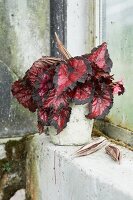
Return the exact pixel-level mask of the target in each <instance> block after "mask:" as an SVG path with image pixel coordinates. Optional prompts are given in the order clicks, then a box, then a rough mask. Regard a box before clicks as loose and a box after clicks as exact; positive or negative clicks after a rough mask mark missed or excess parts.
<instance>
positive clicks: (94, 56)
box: [83, 42, 112, 72]
mask: <svg viewBox="0 0 133 200" xmlns="http://www.w3.org/2000/svg"><path fill="white" fill-rule="evenodd" d="M83 57H85V58H87V59H88V60H89V61H90V62H91V63H94V65H93V66H95V65H96V67H98V68H99V69H102V70H104V71H105V72H110V71H111V68H112V60H111V59H110V57H109V53H108V49H107V44H106V42H104V43H102V44H101V45H100V46H98V47H97V48H94V49H92V51H91V53H90V54H86V55H83Z"/></svg>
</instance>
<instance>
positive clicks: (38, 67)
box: [26, 61, 49, 85]
mask: <svg viewBox="0 0 133 200" xmlns="http://www.w3.org/2000/svg"><path fill="white" fill-rule="evenodd" d="M48 69H49V66H48V65H46V64H44V63H43V62H42V61H36V62H34V63H33V65H32V67H31V68H30V69H29V70H28V71H27V72H26V78H27V79H28V80H29V81H30V83H31V85H33V84H34V83H35V81H36V79H37V77H38V76H39V75H41V74H42V73H44V72H45V71H46V70H48Z"/></svg>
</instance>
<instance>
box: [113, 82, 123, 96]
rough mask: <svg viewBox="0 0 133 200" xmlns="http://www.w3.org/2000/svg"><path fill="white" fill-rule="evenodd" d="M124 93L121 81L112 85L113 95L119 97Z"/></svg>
mask: <svg viewBox="0 0 133 200" xmlns="http://www.w3.org/2000/svg"><path fill="white" fill-rule="evenodd" d="M124 92H125V88H124V86H123V83H122V81H118V82H115V83H114V84H113V94H118V95H121V94H123V93H124Z"/></svg>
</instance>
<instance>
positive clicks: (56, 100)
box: [43, 89, 69, 110]
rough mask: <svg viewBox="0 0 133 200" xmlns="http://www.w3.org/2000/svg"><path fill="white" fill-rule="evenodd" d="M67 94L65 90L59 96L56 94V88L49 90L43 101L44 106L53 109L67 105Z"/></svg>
mask: <svg viewBox="0 0 133 200" xmlns="http://www.w3.org/2000/svg"><path fill="white" fill-rule="evenodd" d="M68 102H69V96H68V95H67V93H66V92H64V93H62V94H61V95H60V96H58V95H57V91H56V89H52V90H50V91H49V93H48V95H47V97H46V98H45V99H44V101H43V107H44V108H50V107H52V108H54V109H55V110H57V109H59V108H61V107H66V106H68Z"/></svg>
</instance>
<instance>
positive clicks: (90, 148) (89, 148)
mask: <svg viewBox="0 0 133 200" xmlns="http://www.w3.org/2000/svg"><path fill="white" fill-rule="evenodd" d="M106 143H107V140H106V138H104V137H100V138H97V139H94V140H93V142H91V143H89V144H86V145H84V146H82V147H81V148H80V149H78V150H77V151H76V152H75V153H74V157H81V156H87V155H89V154H92V153H94V152H96V151H98V150H100V149H101V148H102V147H103V146H104V145H106Z"/></svg>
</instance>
